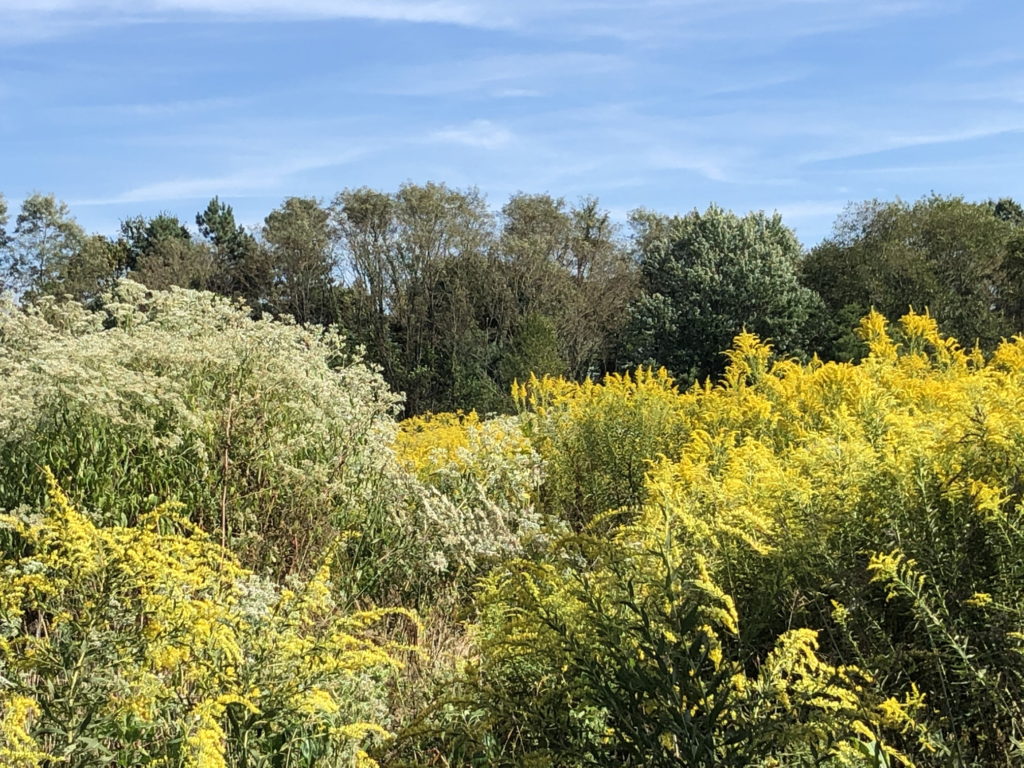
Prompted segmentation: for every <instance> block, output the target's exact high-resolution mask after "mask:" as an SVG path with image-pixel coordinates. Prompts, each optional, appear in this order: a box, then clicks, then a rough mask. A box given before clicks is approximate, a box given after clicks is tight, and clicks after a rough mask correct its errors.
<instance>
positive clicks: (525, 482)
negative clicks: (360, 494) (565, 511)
mask: <svg viewBox="0 0 1024 768" xmlns="http://www.w3.org/2000/svg"><path fill="white" fill-rule="evenodd" d="M395 447H396V452H397V456H398V460H399V463H400V464H401V465H402V466H404V467H405V468H406V469H408V470H409V471H410V472H412V473H413V474H414V475H415V476H416V477H417V478H418V479H419V481H420V482H421V483H422V484H423V485H424V486H425V489H424V490H423V491H421V492H420V493H419V494H418V498H419V505H418V508H419V513H418V515H417V516H416V524H417V525H418V526H419V527H420V529H421V530H422V531H423V532H424V534H425V538H426V541H427V546H428V548H429V551H428V552H427V559H428V561H429V562H430V563H431V564H432V565H433V567H434V568H435V569H437V570H438V571H468V572H473V571H475V570H476V569H477V568H478V566H479V565H480V564H481V562H482V561H487V560H493V559H494V558H495V557H497V556H500V555H507V554H510V553H515V552H518V551H519V549H520V546H521V544H522V541H523V538H524V537H525V536H526V535H527V534H528V533H529V532H531V531H534V530H536V529H537V528H538V527H539V525H540V516H539V514H538V512H537V511H536V509H535V506H534V505H535V500H536V495H537V489H538V486H539V485H540V480H541V461H540V457H539V456H538V455H537V453H536V452H535V451H534V450H533V446H532V445H531V443H530V441H529V440H528V439H527V437H526V436H525V435H524V434H523V431H522V429H521V426H520V424H519V421H518V419H516V418H511V417H502V418H494V419H489V420H485V421H481V420H480V418H479V417H478V416H477V415H476V413H469V414H461V413H459V414H451V413H448V414H437V415H433V416H423V417H416V418H411V419H406V420H405V421H403V422H402V423H401V425H400V428H399V431H398V434H397V437H396V443H395Z"/></svg>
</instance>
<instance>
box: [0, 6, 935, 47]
mask: <svg viewBox="0 0 1024 768" xmlns="http://www.w3.org/2000/svg"><path fill="white" fill-rule="evenodd" d="M937 7H942V4H941V3H937V2H936V0H863V1H862V2H859V3H852V2H849V1H848V0H729V2H721V1H720V0H673V1H671V2H670V1H667V0H633V2H629V3H624V2H608V0H575V1H574V0H562V1H561V2H557V3H552V2H550V1H549V0H38V1H36V0H3V2H0V40H6V41H8V42H14V41H19V40H26V39H38V38H40V37H46V36H59V35H64V34H70V33H72V32H74V31H76V30H80V29H82V28H83V27H85V28H87V27H90V26H108V25H112V24H137V23H144V22H152V21H160V20H168V19H176V20H180V19H181V18H182V17H185V18H209V17H211V16H217V17H221V18H223V19H228V20H230V19H239V20H252V19H280V20H307V19H367V20H375V21H383V22H404V23H413V24H424V23H426V24H448V25H457V26H462V27H471V28H480V29H502V28H504V29H517V30H529V31H532V32H535V33H538V34H541V35H549V34H551V33H553V32H555V30H558V31H560V32H561V33H568V34H571V35H575V36H578V37H613V38H620V39H624V40H631V41H634V42H636V41H641V40H657V39H662V40H665V39H675V40H678V39H679V37H680V35H681V36H683V37H684V38H687V39H692V38H704V39H723V38H746V37H757V36H760V35H763V34H765V32H766V31H770V32H771V34H772V35H773V36H775V37H776V39H792V38H793V37H800V36H808V35H815V34H822V33H827V32H834V31H840V30H847V29H851V28H856V27H859V26H865V25H871V24H875V23H880V22H883V21H885V20H886V19H889V18H893V17H896V16H902V15H906V14H909V13H920V12H931V11H935V10H936V8H937ZM723 20H730V22H731V23H726V24H723V23H719V22H721V21H723Z"/></svg>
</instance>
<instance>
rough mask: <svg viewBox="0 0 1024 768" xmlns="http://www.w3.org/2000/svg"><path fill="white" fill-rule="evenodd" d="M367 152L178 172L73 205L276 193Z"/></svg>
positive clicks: (310, 155)
mask: <svg viewBox="0 0 1024 768" xmlns="http://www.w3.org/2000/svg"><path fill="white" fill-rule="evenodd" d="M366 154H367V150H366V149H355V150H351V151H348V152H326V153H322V154H307V155H303V156H299V157H295V158H292V159H290V160H288V161H285V162H278V163H277V164H263V163H258V162H257V163H253V164H251V165H252V168H251V169H247V170H243V171H238V172H234V173H224V174H220V175H214V176H178V177H175V178H172V179H166V180H164V181H158V182H153V183H150V184H144V185H142V186H138V187H133V188H131V189H129V190H127V191H125V192H122V193H120V194H117V195H114V196H111V197H104V198H91V199H84V200H75V201H72V202H71V204H72V205H81V206H87V205H114V204H123V203H147V202H162V201H172V200H193V199H202V198H209V197H213V196H214V195H222V196H226V195H233V196H244V195H252V194H257V193H267V194H271V193H277V192H279V190H280V188H281V187H282V186H283V185H284V184H285V183H286V182H287V181H288V179H289V178H290V177H292V176H295V175H297V174H299V173H302V172H304V171H314V170H321V169H324V168H332V167H335V166H340V165H346V164H348V163H351V162H353V161H355V160H357V159H359V158H360V157H363V156H365V155H366Z"/></svg>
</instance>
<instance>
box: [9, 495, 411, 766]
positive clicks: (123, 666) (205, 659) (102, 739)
mask: <svg viewBox="0 0 1024 768" xmlns="http://www.w3.org/2000/svg"><path fill="white" fill-rule="evenodd" d="M49 497H50V498H49V501H48V502H47V503H46V505H45V507H44V509H43V510H42V511H41V512H39V513H36V512H31V511H29V510H27V509H26V510H23V511H21V512H20V513H18V514H13V515H4V516H3V517H2V518H0V572H2V573H3V579H2V580H0V680H2V687H0V713H2V715H0V716H2V718H3V719H2V725H0V762H2V763H3V764H4V765H7V766H18V767H19V768H36V767H37V766H43V765H54V764H58V763H59V764H60V765H67V766H69V767H70V768H75V767H76V766H81V767H82V768H86V767H87V766H88V768H93V766H103V765H110V766H125V765H141V764H147V765H150V764H153V765H163V766H168V767H171V766H175V767H181V768H219V767H221V766H249V767H251V768H259V767H266V768H270V766H275V767H278V768H299V767H300V766H301V767H305V766H314V765H315V766H350V765H353V764H369V761H368V759H367V758H366V756H365V752H364V751H363V749H362V747H363V746H364V745H365V742H366V741H367V739H368V738H371V737H379V736H383V735H386V732H385V730H384V728H383V727H382V726H381V725H379V724H378V723H379V720H380V719H381V718H382V716H383V715H384V714H385V713H383V712H381V711H380V702H381V701H382V699H383V690H384V684H385V682H386V681H387V679H388V678H389V677H390V676H391V675H392V673H393V672H394V670H395V669H397V668H398V667H399V666H400V661H399V655H401V652H402V650H403V649H402V648H400V647H398V646H395V645H386V644H381V643H377V642H374V641H373V640H372V638H371V637H370V634H369V628H371V627H372V626H373V625H374V624H376V623H379V622H380V621H381V620H382V619H384V618H386V617H387V616H388V615H394V614H395V613H396V611H390V612H386V611H365V612H361V613H355V614H350V615H344V614H343V613H341V612H339V611H338V610H337V609H336V607H335V605H334V602H333V600H332V598H331V593H332V589H331V584H330V580H329V579H330V570H331V568H330V563H329V562H327V563H325V564H324V565H322V566H321V567H320V568H319V570H317V572H316V573H315V574H314V575H313V576H312V577H311V578H310V579H308V580H302V581H298V580H293V581H292V583H291V584H290V586H288V587H286V588H279V587H277V586H275V585H273V584H272V583H269V582H266V581H264V580H262V579H259V578H258V577H256V576H255V575H254V574H252V573H251V572H249V571H247V570H245V569H244V568H242V567H241V566H240V565H239V564H238V561H237V560H236V559H235V558H234V557H233V556H232V555H231V553H230V552H228V551H227V550H225V549H224V548H223V547H221V546H219V545H218V544H216V543H215V542H214V541H212V540H211V539H210V538H209V537H208V536H206V535H205V534H203V533H202V532H201V531H200V530H198V529H197V528H196V527H195V526H194V525H193V524H191V523H190V522H189V521H188V520H187V518H186V517H184V516H183V515H182V513H181V510H180V507H179V506H178V505H164V506H161V507H158V508H156V509H155V510H152V511H149V512H146V513H143V514H141V515H137V516H136V517H137V524H136V525H132V526H116V525H114V526H97V525H95V524H94V523H93V522H91V521H90V520H89V518H88V517H86V516H85V515H83V514H81V513H80V512H78V511H77V510H76V509H75V508H74V507H73V506H72V504H71V502H70V500H69V499H68V497H67V496H66V495H65V494H64V493H63V492H62V491H61V490H60V489H59V488H57V486H56V484H55V483H54V482H53V481H52V476H51V489H50V492H49Z"/></svg>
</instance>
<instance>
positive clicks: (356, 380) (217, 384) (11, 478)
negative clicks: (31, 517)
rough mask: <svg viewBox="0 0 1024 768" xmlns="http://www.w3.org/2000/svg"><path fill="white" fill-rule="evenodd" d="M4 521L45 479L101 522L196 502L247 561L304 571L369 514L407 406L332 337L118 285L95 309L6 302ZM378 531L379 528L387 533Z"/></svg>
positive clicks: (36, 499)
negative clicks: (142, 504)
mask: <svg viewBox="0 0 1024 768" xmlns="http://www.w3.org/2000/svg"><path fill="white" fill-rule="evenodd" d="M0 380H2V382H3V386H2V387H0V470H2V471H0V508H7V509H12V508H14V507H16V506H18V505H20V504H22V503H28V504H32V505H38V504H40V503H41V502H42V499H43V497H44V495H45V485H44V483H43V481H42V472H41V468H42V467H44V466H48V467H50V468H51V469H52V471H53V472H54V474H55V475H56V477H57V478H58V479H59V480H60V481H61V482H62V483H63V484H64V485H65V487H67V488H68V489H69V492H70V493H71V494H72V495H73V499H74V502H75V503H76V504H78V505H80V506H81V507H82V508H83V509H85V510H87V511H88V513H89V514H91V515H93V516H95V517H96V519H97V520H98V521H100V522H108V523H109V522H117V523H131V522H132V521H133V518H134V515H135V509H136V506H135V505H137V503H138V500H139V499H147V498H151V499H153V500H154V501H155V500H159V501H161V502H163V501H167V500H176V501H180V502H182V503H184V504H185V506H186V508H187V509H189V510H190V511H191V514H192V516H193V519H194V521H195V522H197V523H199V524H200V525H201V526H202V527H203V528H204V529H205V530H207V531H209V532H211V534H213V535H214V536H215V538H217V540H219V541H220V542H221V543H225V544H228V545H229V546H231V548H232V549H233V550H234V551H236V552H237V553H239V554H240V556H241V557H242V560H243V562H244V563H246V564H247V565H251V566H254V567H257V568H259V569H269V570H272V571H275V572H278V573H283V572H288V571H291V570H295V569H300V570H301V569H308V568H310V567H313V565H315V563H316V562H318V559H319V556H320V554H321V552H322V551H323V550H324V548H325V547H326V546H328V545H329V543H330V542H332V541H334V539H335V538H336V534H337V533H338V532H339V531H342V530H350V529H353V528H354V529H358V528H360V527H361V525H362V524H363V521H364V518H365V516H366V515H367V514H369V512H368V511H367V508H368V506H372V505H373V504H374V503H375V498H376V495H377V492H378V491H379V487H380V486H381V484H382V482H383V481H382V480H381V478H382V473H384V472H385V470H386V467H387V465H388V464H389V462H393V459H392V453H391V450H390V444H391V441H392V435H393V432H394V420H393V416H394V413H395V410H396V407H397V404H398V402H399V397H398V396H396V395H394V394H393V393H391V392H390V391H389V390H388V388H387V386H386V384H385V383H384V381H383V379H382V378H381V377H380V376H379V375H378V374H377V373H376V372H375V371H373V370H371V369H370V368H368V367H367V366H365V365H364V364H362V362H361V361H360V360H359V358H358V356H357V355H355V354H353V353H351V352H350V351H349V349H348V347H347V345H346V344H345V341H344V339H343V337H342V336H341V335H339V333H338V332H337V331H335V330H313V329H309V328H304V327H300V326H297V325H292V324H286V323H282V322H277V321H271V320H253V319H252V318H251V317H250V315H249V313H248V312H247V311H246V309H245V308H244V307H242V306H239V305H237V304H233V303H232V302H230V301H228V300H226V299H223V298H220V297H217V296H214V295H212V294H208V293H198V292H194V291H185V290H171V291H149V290H147V289H146V288H144V287H143V286H141V285H138V284H135V283H132V282H128V281H125V282H122V283H120V284H119V285H118V286H117V288H116V289H115V290H114V292H113V293H112V294H111V295H109V296H106V297H105V298H104V300H103V301H102V302H101V304H100V306H99V308H96V309H90V308H86V307H84V306H82V305H80V304H76V303H74V302H70V303H57V302H54V301H52V300H43V301H41V302H39V303H37V304H35V305H30V306H27V307H24V308H20V307H17V306H16V305H15V304H14V303H13V302H12V301H11V300H10V299H0ZM378 527H379V526H378Z"/></svg>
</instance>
